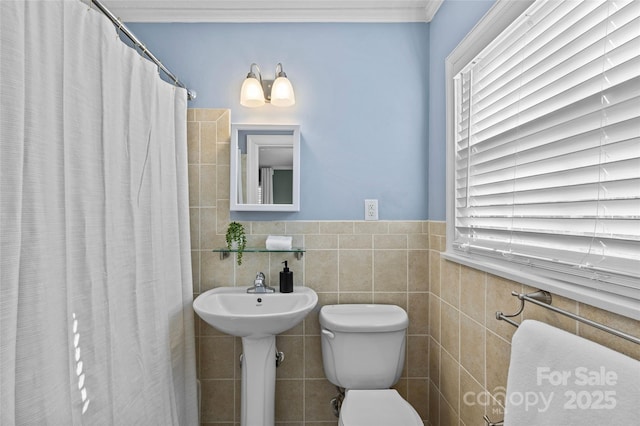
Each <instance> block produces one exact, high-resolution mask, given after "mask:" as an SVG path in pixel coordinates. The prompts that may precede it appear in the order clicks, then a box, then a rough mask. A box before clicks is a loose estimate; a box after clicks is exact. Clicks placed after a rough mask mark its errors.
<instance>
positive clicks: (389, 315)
mask: <svg viewBox="0 0 640 426" xmlns="http://www.w3.org/2000/svg"><path fill="white" fill-rule="evenodd" d="M319 320H320V325H321V326H322V327H324V328H326V329H328V330H331V331H346V332H359V333H377V332H383V331H398V330H404V329H406V328H407V326H408V324H409V317H408V316H407V313H406V312H405V310H404V309H402V308H401V307H400V306H396V305H377V304H374V305H365V304H344V305H325V306H323V307H322V309H320V317H319Z"/></svg>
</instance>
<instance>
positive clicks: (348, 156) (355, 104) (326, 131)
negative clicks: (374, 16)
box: [127, 23, 429, 220]
mask: <svg viewBox="0 0 640 426" xmlns="http://www.w3.org/2000/svg"><path fill="white" fill-rule="evenodd" d="M127 25H128V26H129V27H130V28H131V30H132V31H133V32H134V33H135V34H136V35H137V36H138V38H140V39H141V40H144V42H145V44H146V45H147V47H148V48H149V49H150V50H151V51H152V52H154V54H156V56H157V57H159V58H160V59H161V60H162V61H163V63H164V64H165V65H166V66H167V67H168V68H169V69H171V70H172V71H173V72H174V73H175V74H176V75H177V76H178V77H179V78H180V79H181V80H182V81H184V83H185V84H187V86H189V87H190V88H193V89H195V90H196V91H197V92H198V97H197V99H196V101H195V102H191V103H190V106H191V107H195V108H230V109H231V121H232V122H241V123H298V124H300V126H301V136H302V148H301V162H302V176H301V188H302V190H301V195H302V196H301V210H300V212H298V213H273V214H263V213H261V214H256V213H248V212H241V213H234V214H233V215H232V217H234V218H238V219H241V220H358V219H363V218H364V200H365V199H367V198H375V199H378V200H379V217H380V219H381V220H413V219H415V220H420V219H427V211H428V208H427V200H428V199H427V164H428V145H427V133H428V128H427V126H428V110H427V108H428V84H429V83H428V81H429V80H428V65H429V63H428V56H429V26H428V24H424V23H422V24H419V23H414V24H319V23H305V24H139V23H138V24H133V23H132V24H127ZM252 62H256V63H257V64H258V65H259V66H260V68H261V70H262V74H263V77H264V78H273V77H274V71H275V65H276V63H278V62H282V64H283V66H284V70H285V72H286V73H287V75H288V76H289V79H290V80H291V82H292V84H293V86H294V89H295V92H296V101H297V102H296V105H295V106H294V107H292V108H277V107H273V106H271V105H266V106H264V107H261V108H257V109H252V108H245V107H242V106H241V105H240V102H239V99H240V86H241V85H242V81H243V80H244V78H245V76H246V75H247V72H248V70H249V65H250V64H251V63H252Z"/></svg>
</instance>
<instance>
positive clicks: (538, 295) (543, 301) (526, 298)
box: [496, 290, 640, 345]
mask: <svg viewBox="0 0 640 426" xmlns="http://www.w3.org/2000/svg"><path fill="white" fill-rule="evenodd" d="M511 295H512V296H516V297H517V298H518V299H520V308H519V309H518V312H516V313H515V314H510V315H505V314H504V313H502V312H500V311H498V312H496V319H497V320H499V321H506V322H508V323H509V324H511V325H513V326H514V327H518V326H519V325H520V324H518V323H517V322H515V321H513V320H512V319H510V318H513V317H515V316H518V315H520V313H522V311H523V310H524V304H525V302H531V303H533V304H535V305H538V306H542V307H543V308H547V309H549V310H551V311H553V312H557V313H559V314H561V315H564V316H567V317H569V318H572V319H574V320H576V321H580V322H582V323H584V324H587V325H590V326H592V327H595V328H597V329H599V330H602V331H606V332H607V333H611V334H613V335H615V336H618V337H621V338H623V339H625V340H628V341H630V342H633V343H635V344H636V345H640V338H638V337H635V336H632V335H630V334H627V333H624V332H622V331H620V330H616V329H615V328H611V327H608V326H606V325H604V324H600V323H599V322H595V321H592V320H590V319H587V318H584V317H581V316H579V315H576V314H574V313H571V312H568V311H565V310H564V309H560V308H556V307H555V306H552V305H551V294H550V293H549V292H547V291H544V290H538V291H535V292H533V293H529V294H525V293H518V292H516V291H512V292H511Z"/></svg>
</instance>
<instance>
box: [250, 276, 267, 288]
mask: <svg viewBox="0 0 640 426" xmlns="http://www.w3.org/2000/svg"><path fill="white" fill-rule="evenodd" d="M264 281H265V276H264V274H263V273H262V272H258V273H257V274H256V279H255V281H254V282H253V285H254V287H263V286H265V283H264Z"/></svg>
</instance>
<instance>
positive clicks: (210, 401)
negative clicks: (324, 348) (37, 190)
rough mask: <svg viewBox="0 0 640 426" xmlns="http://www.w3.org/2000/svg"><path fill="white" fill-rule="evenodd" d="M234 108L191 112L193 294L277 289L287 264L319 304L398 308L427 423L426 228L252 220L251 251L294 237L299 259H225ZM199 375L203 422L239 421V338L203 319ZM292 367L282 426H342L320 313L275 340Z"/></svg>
mask: <svg viewBox="0 0 640 426" xmlns="http://www.w3.org/2000/svg"><path fill="white" fill-rule="evenodd" d="M229 127H230V118H229V111H228V110H210V109H191V110H189V112H188V143H189V179H190V181H189V187H190V213H191V240H192V243H191V245H192V259H193V276H194V296H197V295H198V294H199V293H201V292H204V291H206V290H208V289H211V288H214V287H219V286H228V285H238V286H249V285H250V284H251V283H253V279H254V277H255V274H256V272H257V271H262V272H264V273H265V275H266V276H267V282H268V283H269V284H270V285H273V286H277V283H278V276H279V275H278V273H279V271H280V270H281V269H282V266H281V262H282V261H283V260H288V261H289V267H290V269H291V270H292V271H293V273H294V281H295V284H296V285H302V284H304V285H306V286H309V287H311V288H313V289H314V290H315V291H316V292H317V293H318V297H319V305H323V304H334V303H374V302H375V303H393V304H396V305H399V306H402V307H403V308H405V309H406V310H407V312H408V313H409V322H410V326H409V330H408V340H407V356H406V361H405V369H404V372H403V374H402V378H401V379H400V381H399V383H398V384H397V385H396V388H397V389H398V391H399V392H400V393H401V394H402V395H403V396H404V397H405V398H406V399H408V400H409V401H410V402H411V403H412V404H413V405H414V407H416V409H417V410H418V412H419V413H420V414H421V416H422V418H423V419H425V420H427V415H428V412H427V407H428V395H427V392H428V377H427V374H428V362H427V361H428V344H429V338H428V323H427V321H428V308H429V293H428V291H429V287H428V285H429V284H428V276H429V250H428V249H429V238H428V234H427V229H428V223H427V222H421V221H409V222H398V221H393V222H385V221H377V222H364V221H338V222H336V221H320V222H308V221H283V222H273V221H269V222H244V224H245V228H246V229H247V232H248V234H249V235H248V245H249V246H254V247H259V246H262V247H264V242H265V239H266V237H267V235H269V234H276V235H292V236H293V237H294V246H296V247H304V248H305V250H306V253H305V254H304V256H303V257H302V259H300V260H297V259H295V257H294V256H293V255H288V254H282V253H278V254H268V253H245V254H244V257H243V263H242V266H237V265H236V263H235V258H234V256H232V257H231V258H227V259H224V260H221V259H220V256H219V254H218V253H213V252H212V249H214V248H220V247H224V245H225V242H224V233H225V232H226V228H227V224H228V223H229ZM196 327H197V329H196V347H197V355H198V358H197V361H198V377H199V379H200V381H201V386H202V409H201V423H202V424H203V425H218V426H221V425H234V424H239V422H240V377H241V372H240V368H239V366H238V365H239V363H238V358H239V355H240V353H241V347H242V345H241V342H240V339H238V338H234V337H231V336H228V335H224V334H222V333H220V332H218V331H216V330H215V329H213V328H212V327H210V326H208V325H207V324H206V323H204V322H202V321H200V320H197V321H196ZM276 343H277V347H278V350H280V351H283V352H284V353H285V361H284V363H283V364H282V365H281V366H280V367H279V368H278V370H277V371H276V379H277V380H276V423H277V424H278V425H292V426H293V425H305V426H314V425H336V424H337V419H336V418H335V417H334V415H333V412H332V409H331V406H330V400H331V398H333V397H334V396H335V395H336V393H337V392H336V389H335V387H334V386H333V385H332V384H331V383H329V382H328V381H327V380H326V378H325V376H324V371H323V368H322V358H321V346H320V327H319V324H318V314H317V311H316V312H312V313H311V314H310V315H309V316H308V317H307V319H305V321H304V322H303V323H302V324H300V325H299V326H297V327H295V328H293V329H292V330H289V331H288V332H286V333H284V334H283V335H280V336H278V337H277V341H276Z"/></svg>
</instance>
